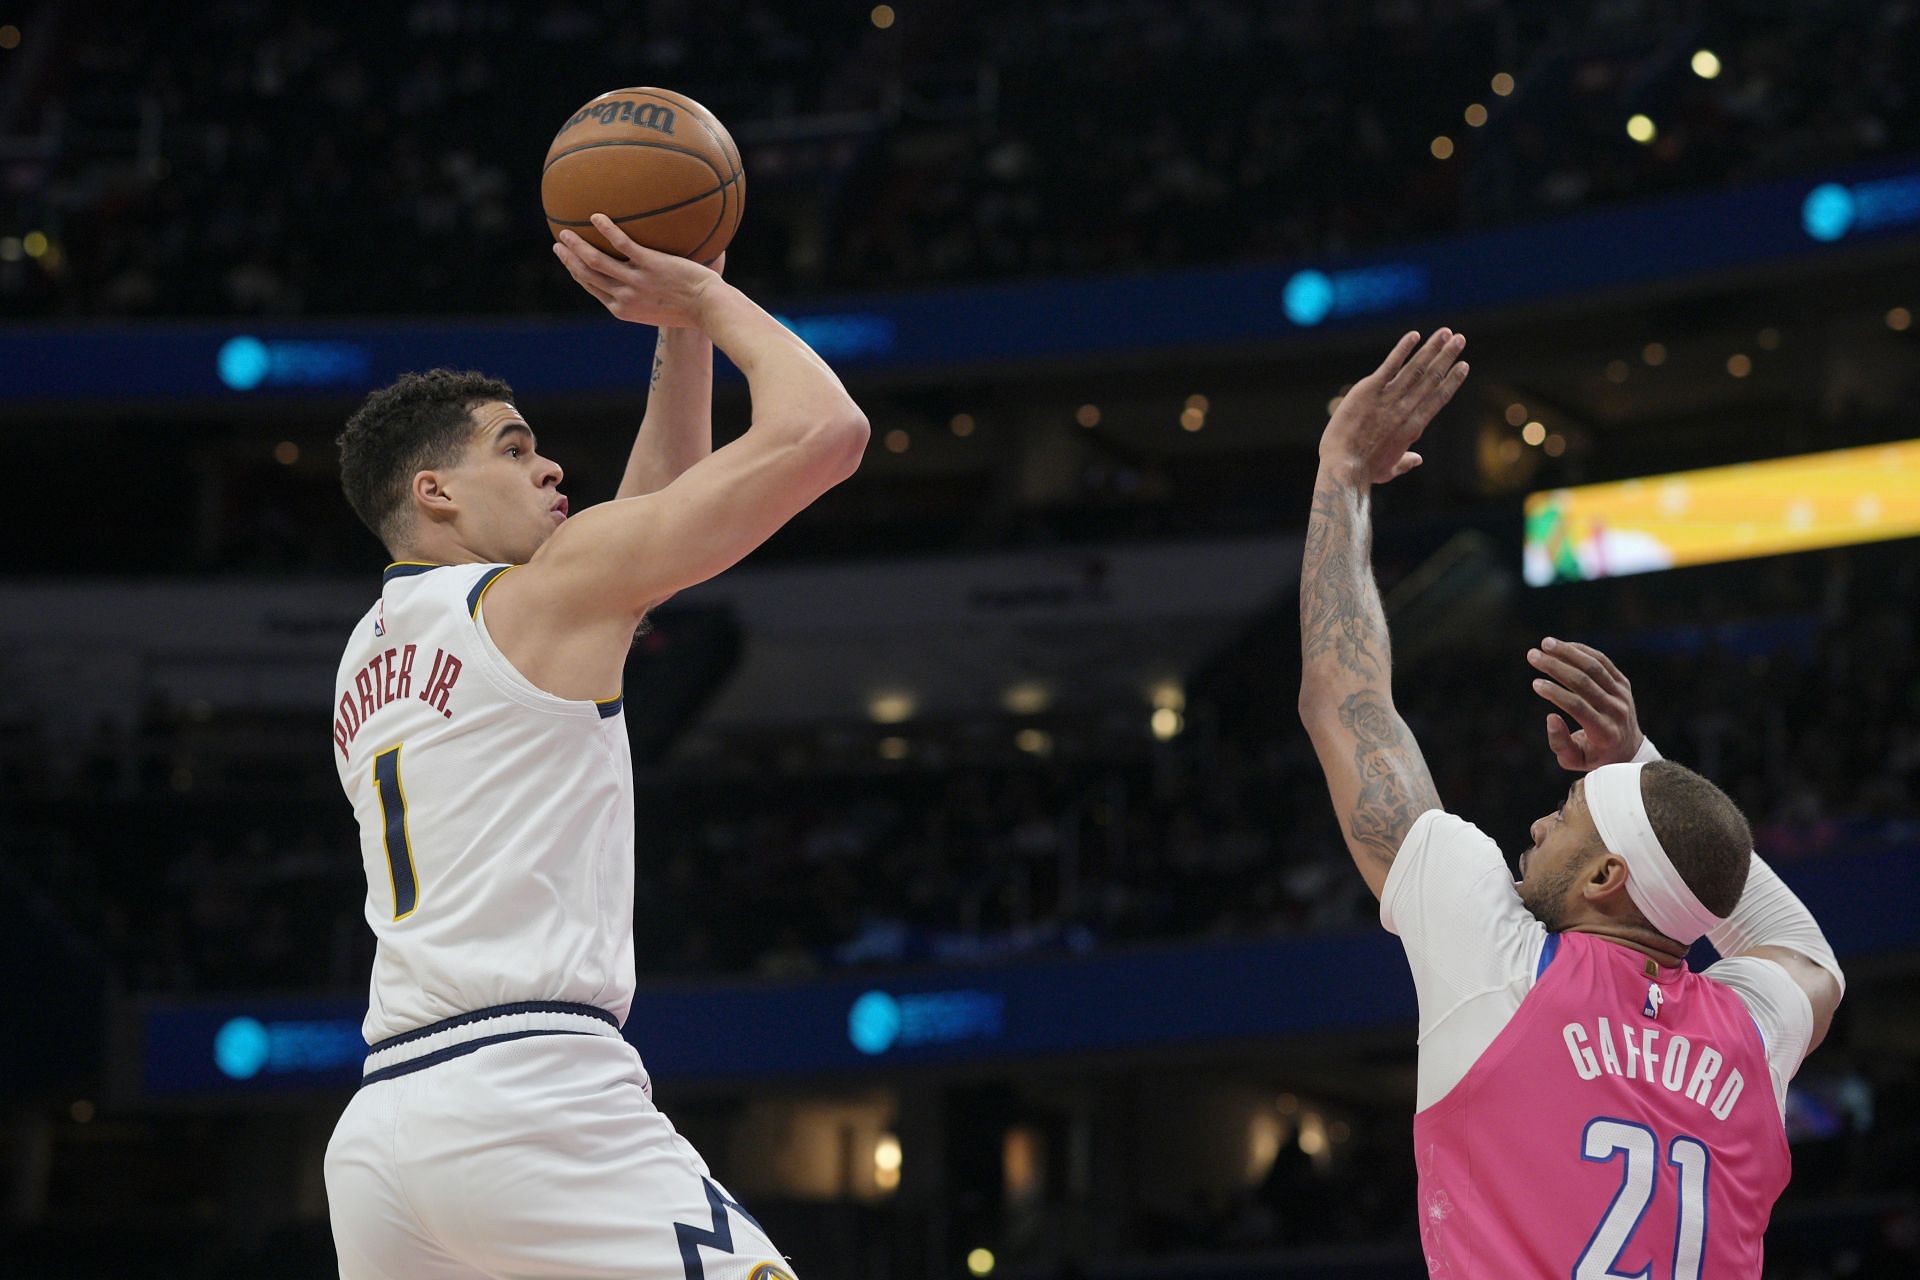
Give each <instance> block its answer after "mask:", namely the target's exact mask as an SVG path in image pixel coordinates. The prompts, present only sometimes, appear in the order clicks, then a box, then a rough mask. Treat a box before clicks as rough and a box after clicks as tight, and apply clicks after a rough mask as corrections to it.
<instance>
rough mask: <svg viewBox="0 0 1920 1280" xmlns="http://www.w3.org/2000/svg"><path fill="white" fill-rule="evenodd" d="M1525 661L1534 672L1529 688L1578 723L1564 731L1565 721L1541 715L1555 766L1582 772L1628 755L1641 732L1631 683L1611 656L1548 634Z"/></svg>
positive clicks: (1622, 760) (1631, 754)
mask: <svg viewBox="0 0 1920 1280" xmlns="http://www.w3.org/2000/svg"><path fill="white" fill-rule="evenodd" d="M1527 661H1528V662H1530V663H1532V664H1533V667H1534V669H1535V670H1537V671H1539V672H1540V678H1538V679H1536V680H1535V681H1534V682H1533V691H1534V692H1535V693H1537V694H1539V695H1540V696H1541V697H1543V698H1545V699H1546V700H1547V701H1548V702H1551V703H1552V704H1553V705H1554V706H1556V707H1559V708H1560V709H1561V710H1562V711H1565V712H1566V713H1567V714H1568V715H1570V716H1572V717H1573V718H1574V721H1575V722H1576V723H1577V724H1579V726H1580V727H1579V728H1578V729H1576V730H1574V731H1573V732H1571V733H1569V732H1568V731H1567V722H1566V721H1565V720H1563V719H1561V718H1560V716H1558V715H1557V714H1554V713H1552V712H1549V713H1548V714H1547V745H1548V746H1549V747H1551V748H1553V757H1554V759H1556V760H1558V761H1559V762H1560V767H1561V768H1563V769H1568V770H1571V771H1572V772H1574V773H1586V772H1588V771H1590V770H1593V769H1598V768H1599V767H1600V766H1601V765H1603V764H1625V763H1627V762H1628V761H1630V760H1632V759H1633V757H1634V756H1635V754H1637V753H1638V752H1639V750H1640V744H1641V743H1642V742H1644V741H1646V735H1645V734H1643V733H1641V732H1640V718H1639V716H1638V714H1637V713H1636V712H1635V710H1634V706H1633V686H1632V685H1630V684H1628V683H1627V678H1626V676H1624V675H1622V674H1621V673H1620V668H1618V667H1616V666H1614V665H1613V659H1611V658H1609V657H1607V655H1606V654H1604V653H1602V652H1600V651H1599V650H1598V649H1595V648H1594V647H1593V646H1591V645H1584V644H1578V643H1575V642H1574V641H1571V640H1556V639H1554V638H1553V637H1552V636H1548V637H1547V638H1546V639H1544V640H1542V641H1541V642H1540V647H1539V648H1537V649H1529V650H1527Z"/></svg>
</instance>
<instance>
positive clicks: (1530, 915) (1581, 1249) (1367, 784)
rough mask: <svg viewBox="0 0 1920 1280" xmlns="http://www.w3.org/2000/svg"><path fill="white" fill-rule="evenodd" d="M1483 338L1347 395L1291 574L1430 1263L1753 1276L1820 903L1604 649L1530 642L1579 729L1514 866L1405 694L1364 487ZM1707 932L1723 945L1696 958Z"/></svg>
mask: <svg viewBox="0 0 1920 1280" xmlns="http://www.w3.org/2000/svg"><path fill="white" fill-rule="evenodd" d="M1465 345H1466V340H1465V338H1464V337H1462V336H1460V335H1458V334H1454V333H1451V332H1450V331H1448V330H1446V329H1442V330H1440V331H1439V332H1437V333H1435V334H1434V335H1433V336H1432V337H1431V338H1429V339H1428V340H1427V341H1426V342H1425V343H1424V344H1421V343H1420V341H1419V335H1417V334H1408V335H1406V336H1405V337H1404V338H1402V339H1401V340H1400V342H1399V344H1398V345H1397V346H1396V347H1395V348H1394V349H1393V352H1392V353H1391V354H1390V355H1389V356H1388V357H1387V359H1386V362H1385V363H1384V364H1382V365H1381V366H1380V368H1379V369H1377V370H1375V371H1374V373H1372V374H1371V375H1369V376H1368V377H1367V378H1364V379H1362V380H1361V381H1360V382H1359V383H1358V384H1356V385H1355V386H1354V388H1353V390H1352V391H1351V392H1349V393H1348V394H1347V396H1346V397H1345V399H1344V400H1342V402H1341V404H1340V406H1339V408H1338V410H1337V411H1336V412H1335V413H1334V415H1333V418H1332V420H1331V421H1330V422H1329V423H1328V424H1327V427H1326V431H1325V433H1324V434H1323V435H1322V437H1321V441H1320V469H1319V474H1318V477H1317V479H1316V481H1315V485H1314V494H1313V508H1312V513H1311V515H1310V517H1309V521H1308V526H1307V538H1306V554H1305V558H1304V562H1303V565H1302V568H1301V583H1300V635H1301V654H1302V660H1303V674H1302V680H1301V689H1300V714H1301V718H1302V720H1303V721H1304V722H1305V724H1306V727H1307V730H1308V732H1309V733H1310V734H1311V736H1312V738H1313V744H1314V749H1315V751H1316V752H1317V753H1318V755H1319V758H1320V764H1321V767H1322V769H1323V770H1324V771H1325V772H1326V776H1327V785H1328V789H1329V790H1330V791H1331V792H1332V795H1333V803H1334V809H1335V811H1336V813H1337V816H1338V817H1339V820H1340V825H1341V828H1342V830H1343V832H1344V834H1345V836H1346V842H1347V848H1348V850H1349V851H1350V852H1351V853H1352V855H1353V860H1354V863H1355V864H1356V865H1357V866H1358V867H1359V869H1360V874H1361V876H1362V877H1364V878H1365V880H1366V882H1367V887H1368V888H1369V889H1371V890H1373V893H1374V896H1375V897H1377V898H1379V899H1380V920H1381V923H1382V924H1384V925H1385V926H1386V927H1387V928H1388V929H1389V930H1390V931H1392V932H1393V933H1396V934H1398V935H1399V937H1400V940H1401V943H1402V944H1403V945H1404V947H1405V949H1406V953H1407V959H1408V962H1409V964H1410V965H1411V966H1412V969H1413V977H1414V987H1415V989H1416V992H1417V994H1418V998H1419V1009H1420V1040H1419V1045H1420V1048H1419V1062H1418V1082H1417V1093H1418V1098H1417V1104H1418V1105H1417V1111H1416V1114H1415V1117H1414V1155H1415V1163H1416V1165H1417V1168H1418V1173H1419V1187H1420V1190H1419V1195H1420V1202H1419V1213H1420V1234H1421V1244H1422V1246H1423V1248H1424V1249H1425V1252H1426V1259H1427V1268H1428V1271H1429V1273H1430V1274H1432V1275H1434V1276H1436V1277H1447V1278H1448V1280H1455V1278H1459V1280H1464V1278H1466V1277H1482V1276H1572V1277H1573V1278H1574V1280H1603V1278H1604V1277H1608V1276H1638V1277H1643V1278H1644V1280H1699V1278H1700V1277H1702V1276H1718V1277H1730V1278H1732V1277H1744V1278H1745V1280H1757V1277H1759V1275H1760V1273H1761V1249H1762V1242H1763V1237H1764V1235H1765V1231H1766V1225H1767V1220H1768V1217H1769V1215H1770V1214H1771V1212H1772V1208H1773V1204H1774V1201H1775V1200H1776V1199H1777V1198H1778V1197H1779V1195H1780V1192H1781V1191H1782V1190H1783V1189H1784V1188H1785V1186H1786V1183H1787V1178H1788V1174H1789V1168H1790V1163H1789V1157H1788V1154H1787V1142H1786V1134H1785V1128H1784V1124H1783V1111H1784V1107H1785V1104H1786V1090H1787V1082H1788V1081H1789V1080H1790V1079H1791V1078H1792V1076H1793V1074H1794V1072H1795V1071H1796V1070H1797V1069H1798V1068H1799V1065H1800V1062H1801V1060H1802V1059H1803V1058H1804V1057H1805V1056H1806V1054H1807V1053H1808V1052H1809V1051H1810V1050H1811V1049H1812V1047H1813V1046H1814V1045H1816V1044H1818V1043H1819V1041H1820V1039H1821V1037H1823V1036H1824V1035H1825V1034H1826V1030H1827V1027H1828V1025H1829V1023H1830V1022H1831V1020H1832V1017H1833V1012H1834V1009H1835V1008H1836V1007H1837V1006H1838V1004H1839V1002H1840V996H1841V992H1842V989H1843V980H1842V976H1841V973H1840V968H1839V965H1838V963H1837V962H1836V961H1835V959H1834V955H1833V950H1832V948H1831V947H1830V946H1828V944H1827V940H1826V938H1825V937H1824V936H1823V935H1822V934H1821V932H1820V929H1819V926H1818V925H1817V924H1815V922H1814V920H1813V917H1812V916H1811V915H1810V914H1809V913H1808V911H1807V909H1806V907H1805V906H1803V905H1802V904H1801V902H1800V901H1799V899H1798V898H1796V897H1795V896H1794V895H1793V893H1792V891H1791V890H1789V889H1788V888H1787V887H1786V885H1784V884H1783V883H1781V881H1780V879H1779V878H1778V877H1777V876H1776V875H1774V874H1773V872H1772V871H1771V870H1770V869H1769V868H1768V867H1767V866H1766V864H1765V863H1764V862H1762V861H1761V859H1760V858H1759V856H1758V855H1757V854H1755V853H1753V852H1752V847H1753V846H1752V836H1751V834H1750V832H1749V831H1748V828H1747V823H1746V820H1745V819H1744V818H1743V817H1742V816H1741V814H1740V812H1739V810H1738V809H1737V808H1735V806H1734V804H1733V802H1732V801H1731V800H1729V799H1728V798H1727V797H1726V796H1725V795H1724V794H1722V793H1721V792H1720V790H1719V789H1718V788H1717V787H1715V786H1714V785H1713V784H1712V783H1711V782H1708V781H1707V780H1706V779H1705V778H1702V777H1701V776H1700V775H1698V774H1696V773H1694V772H1692V771H1691V770H1689V769H1686V768H1683V767H1681V766H1680V765H1677V764H1672V763H1669V762H1666V761H1663V760H1661V759H1660V758H1659V757H1658V754H1657V753H1656V752H1654V751H1653V749H1652V747H1651V746H1650V745H1649V744H1647V743H1646V742H1645V739H1644V737H1643V735H1642V734H1641V733H1640V730H1639V726H1638V724H1637V723H1636V722H1635V719H1634V714H1633V703H1632V696H1631V689H1630V687H1629V685H1628V684H1627V681H1626V678H1625V677H1624V676H1622V675H1621V674H1620V673H1619V671H1618V670H1617V669H1616V668H1615V667H1614V665H1613V663H1612V662H1611V661H1609V660H1608V659H1607V658H1606V657H1605V655H1603V654H1601V653H1600V652H1599V651H1597V650H1594V649H1590V648H1587V647H1586V646H1582V645H1576V644H1570V643H1567V642H1564V641H1555V640H1546V641H1543V642H1542V644H1541V647H1540V648H1538V649H1535V650H1533V651H1532V652H1531V653H1530V654H1529V655H1528V660H1529V661H1530V662H1531V663H1532V664H1533V665H1534V667H1535V668H1536V669H1537V670H1538V671H1539V673H1540V676H1539V678H1538V679H1537V680H1536V681H1535V684H1534V688H1535V690H1536V691H1537V692H1539V693H1540V694H1541V695H1542V696H1543V697H1546V698H1547V699H1548V700H1550V701H1551V702H1553V704H1554V705H1555V706H1556V707H1558V708H1559V709H1560V711H1563V712H1565V713H1566V715H1568V716H1571V717H1572V718H1573V720H1574V721H1575V723H1576V724H1577V726H1578V727H1577V728H1573V729H1570V728H1569V726H1568V723H1567V721H1566V719H1564V718H1563V717H1562V716H1561V715H1560V714H1559V712H1555V713H1553V714H1550V715H1549V717H1548V721H1547V736H1548V744H1549V746H1550V747H1551V748H1552V749H1553V751H1554V753H1555V755H1556V757H1557V758H1558V759H1559V761H1560V763H1561V764H1562V765H1563V766H1564V767H1566V768H1568V769H1570V770H1574V771H1578V772H1581V773H1583V774H1584V776H1583V777H1582V778H1580V779H1579V780H1578V781H1576V782H1575V783H1574V784H1573V787H1572V789H1571V790H1570V791H1569V792H1568V793H1567V796H1566V798H1565V800H1564V801H1563V802H1562V803H1561V805H1560V806H1559V808H1558V809H1557V810H1555V812H1553V813H1551V814H1549V815H1548V816H1546V817H1544V818H1541V819H1539V820H1538V821H1537V822H1535V823H1534V824H1533V829H1532V837H1533V847H1532V848H1530V849H1528V850H1527V851H1526V852H1525V853H1524V854H1522V855H1521V857H1520V864H1519V865H1520V879H1519V881H1518V882H1517V883H1516V882H1515V881H1514V879H1513V877H1512V876H1511V874H1510V873H1509V872H1508V870H1507V864H1506V861H1505V859H1504V858H1503V857H1502V855H1501V853H1500V850H1499V848H1498V847H1497V846H1496V845H1495V844H1494V842H1493V841H1492V840H1491V839H1489V838H1488V837H1487V836H1486V835H1485V834H1484V833H1482V832H1481V831H1480V830H1479V829H1478V828H1477V827H1475V826H1473V825H1472V824H1471V823H1469V822H1467V821H1465V820H1463V819H1461V818H1458V817H1456V816H1454V815H1452V814H1450V813H1447V812H1446V811H1445V810H1443V809H1442V808H1441V805H1440V797H1439V796H1438V795H1437V794H1435V791H1434V785H1433V779H1432V777H1431V775H1430V774H1429V773H1428V770H1427V765H1426V761H1425V759H1424V758H1423V757H1422V756H1421V753H1420V748H1419V746H1418V744H1417V743H1415V741H1414V739H1413V734H1412V733H1411V731H1410V730H1409V729H1408V727H1407V725H1406V722H1405V721H1404V720H1402V719H1401V717H1400V714H1399V712H1398V711H1397V710H1396V709H1395V707H1394V703H1393V692H1392V688H1391V683H1390V677H1391V655H1390V648H1389V644H1388V637H1387V626H1386V619H1385V615H1384V613H1383V612H1382V609H1381V604H1380V593H1379V590H1378V588H1377V587H1376V585H1375V583H1374V580H1373V572H1372V568H1371V566H1370V564H1369V557H1370V554H1371V545H1372V535H1371V528H1370V503H1371V497H1372V491H1373V489H1374V487H1375V486H1376V485H1381V484H1385V483H1387V482H1389V481H1391V480H1393V479H1395V478H1396V477H1398V476H1400V475H1403V474H1405V473H1406V472H1407V471H1409V470H1411V469H1412V468H1413V467H1415V466H1418V465H1419V462H1420V458H1419V455H1418V454H1416V453H1413V452H1412V451H1411V450H1412V448H1413V445H1414V444H1415V443H1416V442H1417V441H1418V440H1419V438H1420V434H1421V432H1422V431H1423V430H1424V429H1425V428H1426V425H1427V423H1428V422H1430V421H1431V420H1432V418H1433V416H1434V414H1435V413H1437V412H1438V411H1439V409H1440V408H1441V407H1442V406H1443V405H1445V404H1446V402H1447V401H1448V400H1449V399H1451V398H1452V396H1453V394H1454V392H1455V391H1457V390H1458V389H1459V387H1460V385H1461V383H1462V382H1464V381H1465V379H1466V375H1467V366H1466V364H1465V363H1464V362H1462V361H1461V360H1460V355H1461V353H1462V351H1463V350H1464V348H1465ZM1416 348H1417V349H1416ZM1702 937H1706V938H1708V939H1710V940H1711V941H1712V943H1713V945H1714V946H1715V948H1716V949H1717V950H1718V951H1719V952H1720V954H1721V955H1722V956H1723V957H1725V959H1723V960H1721V961H1720V962H1719V963H1718V964H1715V965H1714V966H1713V967H1712V968H1710V969H1708V970H1706V971H1705V972H1704V973H1700V974H1696V973H1693V972H1691V971H1689V970H1688V968H1687V966H1686V963H1685V961H1686V955H1687V951H1688V949H1689V948H1690V947H1691V946H1692V945H1693V944H1694V943H1695V942H1697V941H1698V940H1699V939H1700V938H1702Z"/></svg>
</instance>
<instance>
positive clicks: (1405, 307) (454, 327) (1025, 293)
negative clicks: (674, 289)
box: [0, 158, 1920, 404]
mask: <svg viewBox="0 0 1920 1280" xmlns="http://www.w3.org/2000/svg"><path fill="white" fill-rule="evenodd" d="M1915 235H1920V159H1916V158H1909V159H1907V160H1905V161H1903V162H1900V163H1895V164H1880V165H1876V166H1872V167H1865V168H1861V169H1858V170H1853V171H1849V172H1846V173H1838V174H1829V175H1823V176H1821V177H1817V178H1808V179H1802V180H1797V181H1787V182H1776V183H1770V184H1767V185H1764V186H1753V187H1746V188H1740V189H1736V190H1731V191H1714V192H1708V193H1702V194H1695V195H1689V196H1679V197H1674V198H1670V199H1665V200H1654V201H1647V202H1643V203H1640V204H1634V205H1626V206H1621V207H1617V208H1610V209H1603V210H1598V211H1594V212H1590V213H1584V214H1579V215H1576V216H1572V217H1567V218H1562V219H1558V220H1555V221H1551V222H1543V223H1535V224H1531V225H1525V226H1516V227H1506V228H1501V229H1499V230H1493V231H1486V232H1480V233H1476V234H1473V235H1465V236H1456V237H1453V238H1450V239H1445V240H1437V241H1431V242H1428V243H1425V244H1418V245H1410V246H1405V247H1402V248H1399V249H1395V250H1392V251H1388V252H1381V253H1376V254H1369V255H1360V256H1356V257H1352V258H1348V259H1342V260H1337V261H1335V260H1329V261H1311V262H1294V263H1285V264H1271V265H1239V266H1231V267H1208V268H1200V269H1192V270H1184V271H1160V272H1142V273H1137V274H1129V275H1118V276H1104V277H1097V278H1090V279H1065V280H1030V281H1020V282H1015V283H1008V284H995V285H980V286H975V287H971V288H958V289H928V290H918V291H912V292H900V293H892V294H885V295H874V296H870V297H863V298H852V299H844V300H839V301H823V302H816V303H814V304H811V305H795V306H791V307H782V308H781V309H780V318H781V319H782V321H783V322H784V323H786V324H787V325H788V326H789V327H790V328H792V329H793V330H794V331H795V332H796V333H799V334H800V335H801V336H802V337H804V338H806V340H807V341H808V342H809V343H811V344H812V345H813V346H814V347H815V349H816V350H818V351H819V352H820V354H821V355H822V356H824V357H826V358H827V359H828V360H830V361H831V362H833V364H834V365H835V366H836V367H837V368H839V369H841V370H842V371H844V372H848V373H859V372H862V371H867V370H874V371H879V370H886V371H915V370H920V371H927V370H942V369H950V368H954V367H958V366H990V365H993V364H998V363H1007V362H1018V361H1030V360H1036V359H1046V358H1055V359H1058V358H1071V357H1086V356H1113V355H1122V354H1126V353H1129V352H1139V351H1148V350H1154V349H1166V348H1179V347H1198V346H1206V345H1212V344H1222V345H1229V344H1244V343H1254V342H1276V341H1284V340H1286V339H1288V338H1293V337H1299V336H1301V335H1304V334H1312V333H1320V332H1326V331H1329V330H1334V329H1338V328H1340V327H1342V326H1353V325H1358V324H1376V323H1385V322H1389V321H1395V320H1398V321H1400V322H1403V323H1418V322H1421V318H1422V317H1435V318H1444V319H1447V320H1456V321H1457V320H1458V319H1459V318H1460V317H1461V315H1462V314H1463V313H1465V312H1470V311H1474V310H1483V309H1487V308H1494V307H1501V306H1507V305H1511V304H1515V303H1523V302H1535V301H1540V300H1543V299H1549V298H1557V297H1572V296H1578V295H1582V294H1587V293H1592V292H1595V291H1598V290H1604V289H1612V288H1620V287H1624V286H1630V285H1636V284H1645V283H1649V282H1654V281H1663V280H1684V279H1686V278H1688V277H1692V276H1700V275H1706V274H1710V273H1714V272H1720V271H1725V270H1727V269H1730V268H1736V267H1745V266H1755V265H1760V264H1764V263H1769V262H1775V261H1787V260H1791V259H1795V258H1801V257H1805V256H1806V255H1809V254H1820V253H1828V252H1832V251H1833V250H1834V249H1835V248H1836V247H1841V246H1847V245H1851V244H1854V243H1857V242H1862V241H1873V240H1888V239H1892V238H1895V237H1899V236H1915ZM650 355H651V344H650V343H649V342H648V340H647V338H646V337H645V336H644V334H637V333H635V332H634V331H633V330H632V329H630V328H629V327H628V326H625V325H623V324H621V323H619V322H618V321H616V320H613V319H612V318H610V317H608V316H606V315H605V314H603V313H601V312H600V311H599V310H598V309H597V308H594V309H593V310H592V313H591V314H590V315H583V316H582V318H578V319H563V318H557V317H515V318H509V319H500V320H479V321H477V320H468V321H429V320H420V321H411V322H385V321H383V322H377V323H376V322H361V323H356V322H351V321H333V322H311V323H291V322H276V323H271V324H270V323H267V322H261V323H257V324H247V325H233V324H224V325H223V324H204V323H195V324H168V325H151V326H127V325H104V324H101V325H39V326H15V327H0V371H4V374H5V376H4V377H0V403H5V402H14V403H35V402H38V403H43V404H45V403H50V404H58V403H61V402H89V401H130V400H148V401H165V400H227V401H237V400H245V399H260V398H263V397H274V396H296V395H298V396H313V395H316V394H321V395H326V394H331V395H341V396H351V395H357V394H360V393H363V392H365V391H367V390H369V389H371V388H372V387H375V386H378V385H381V384H383V383H386V382H389V381H391V380H392V379H393V378H395V377H396V376H398V375H399V374H401V373H403V372H406V371H408V370H413V369H424V368H430V367H432V366H435V365H452V366H455V367H460V368H479V369H485V370H487V371H489V372H491V373H495V374H498V375H499V376H502V377H505V378H507V379H509V380H510V381H512V382H513V384H514V385H515V387H517V388H519V389H520V390H521V391H523V392H525V393H537V394H560V395H595V394H611V393H619V392H631V391H637V390H639V389H640V388H643V387H645V385H646V379H647V374H648V369H649V367H650V366H649V359H650ZM728 372H730V371H728Z"/></svg>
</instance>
